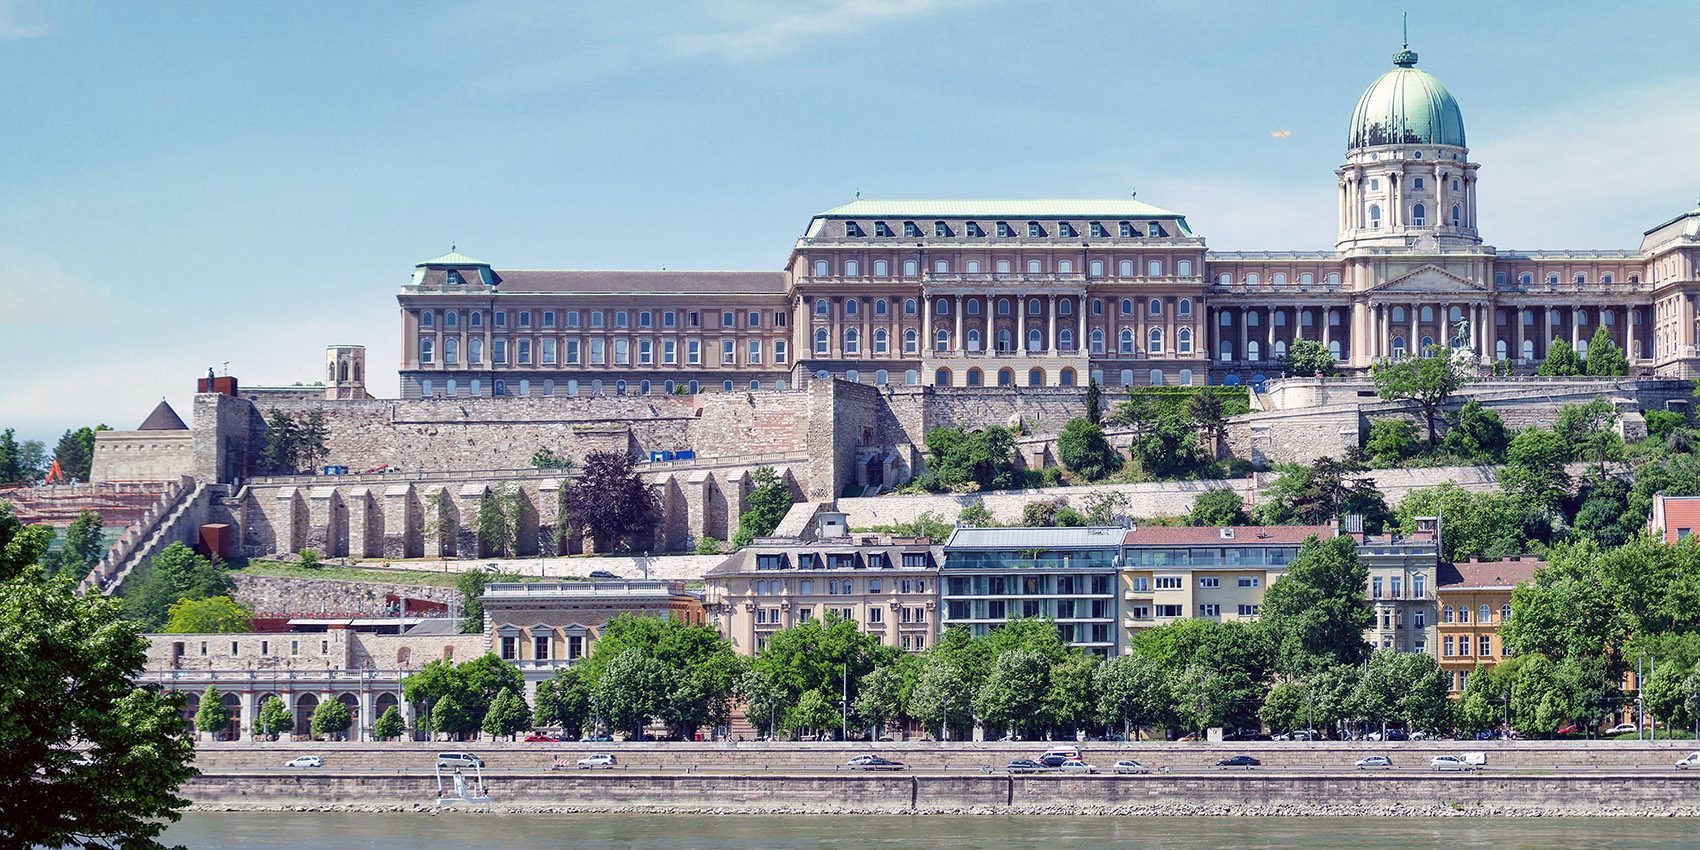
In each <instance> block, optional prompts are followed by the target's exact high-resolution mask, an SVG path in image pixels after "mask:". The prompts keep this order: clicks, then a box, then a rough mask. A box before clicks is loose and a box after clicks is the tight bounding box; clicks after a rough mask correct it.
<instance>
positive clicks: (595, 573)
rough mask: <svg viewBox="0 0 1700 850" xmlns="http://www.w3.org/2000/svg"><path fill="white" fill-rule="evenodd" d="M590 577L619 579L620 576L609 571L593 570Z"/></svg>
mask: <svg viewBox="0 0 1700 850" xmlns="http://www.w3.org/2000/svg"><path fill="white" fill-rule="evenodd" d="M590 577H591V578H619V576H617V575H614V574H613V573H611V572H608V571H607V570H591V571H590Z"/></svg>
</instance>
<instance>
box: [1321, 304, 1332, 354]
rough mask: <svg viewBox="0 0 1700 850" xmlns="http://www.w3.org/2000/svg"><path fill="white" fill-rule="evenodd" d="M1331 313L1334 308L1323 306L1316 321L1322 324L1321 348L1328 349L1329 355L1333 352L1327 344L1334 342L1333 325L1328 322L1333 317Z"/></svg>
mask: <svg viewBox="0 0 1700 850" xmlns="http://www.w3.org/2000/svg"><path fill="white" fill-rule="evenodd" d="M1333 313H1334V308H1333V307H1330V306H1328V305H1326V304H1324V305H1323V307H1322V313H1321V315H1319V316H1317V320H1318V321H1320V322H1321V323H1322V347H1323V348H1326V349H1328V350H1329V352H1330V353H1332V352H1333V350H1334V349H1333V348H1332V347H1330V346H1329V343H1331V342H1333V341H1334V323H1333V322H1331V321H1329V319H1331V318H1332V317H1333Z"/></svg>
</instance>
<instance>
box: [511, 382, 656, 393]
mask: <svg viewBox="0 0 1700 850" xmlns="http://www.w3.org/2000/svg"><path fill="white" fill-rule="evenodd" d="M521 383H524V382H523V381H522V382H521ZM553 383H554V382H553V381H544V384H545V385H551V384H553ZM548 389H549V387H548V386H546V387H545V391H544V393H543V394H544V395H548V394H549V393H548ZM638 392H639V393H640V394H642V395H649V382H648V381H638Z"/></svg>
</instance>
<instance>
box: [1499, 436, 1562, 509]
mask: <svg viewBox="0 0 1700 850" xmlns="http://www.w3.org/2000/svg"><path fill="white" fill-rule="evenodd" d="M1570 452H1571V447H1570V446H1569V445H1568V444H1566V443H1565V442H1564V438H1562V437H1560V436H1559V435H1557V434H1555V433H1553V432H1551V431H1548V430H1545V429H1543V428H1538V427H1535V426H1530V427H1529V428H1527V429H1525V430H1523V431H1521V432H1519V433H1518V434H1517V436H1515V437H1513V438H1511V446H1510V447H1509V448H1508V449H1506V452H1505V466H1504V467H1503V468H1501V469H1500V470H1499V486H1500V488H1501V489H1503V490H1504V491H1505V492H1506V494H1507V495H1510V496H1514V497H1518V498H1523V499H1528V500H1529V501H1531V502H1534V503H1536V504H1540V505H1544V506H1546V507H1548V508H1553V507H1557V506H1558V504H1559V503H1560V502H1562V501H1564V497H1565V496H1566V495H1567V494H1568V492H1569V490H1570V473H1569V472H1567V471H1565V468H1564V464H1565V462H1566V461H1568V460H1569V459H1570Z"/></svg>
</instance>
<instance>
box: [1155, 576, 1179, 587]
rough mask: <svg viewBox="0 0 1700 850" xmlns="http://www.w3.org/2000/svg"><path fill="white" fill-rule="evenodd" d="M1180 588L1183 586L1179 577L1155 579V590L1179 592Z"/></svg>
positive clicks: (1159, 577)
mask: <svg viewBox="0 0 1700 850" xmlns="http://www.w3.org/2000/svg"><path fill="white" fill-rule="evenodd" d="M1182 586H1183V585H1182V584H1181V577H1180V576H1158V577H1157V589H1158V590H1180V589H1181V587H1182Z"/></svg>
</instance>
